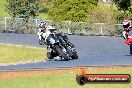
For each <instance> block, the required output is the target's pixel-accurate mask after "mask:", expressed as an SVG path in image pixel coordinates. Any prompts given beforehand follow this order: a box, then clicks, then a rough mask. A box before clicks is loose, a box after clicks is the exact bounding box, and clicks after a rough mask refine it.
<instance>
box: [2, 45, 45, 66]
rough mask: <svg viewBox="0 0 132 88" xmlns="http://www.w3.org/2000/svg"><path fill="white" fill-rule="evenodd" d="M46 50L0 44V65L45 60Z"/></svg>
mask: <svg viewBox="0 0 132 88" xmlns="http://www.w3.org/2000/svg"><path fill="white" fill-rule="evenodd" d="M45 53H46V49H43V48H32V47H26V46H15V45H2V44H0V63H16V62H26V61H32V60H43V59H45V58H46V54H45Z"/></svg>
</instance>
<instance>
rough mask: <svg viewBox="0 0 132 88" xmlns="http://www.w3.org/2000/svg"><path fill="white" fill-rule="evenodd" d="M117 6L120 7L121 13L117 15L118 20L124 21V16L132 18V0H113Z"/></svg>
mask: <svg viewBox="0 0 132 88" xmlns="http://www.w3.org/2000/svg"><path fill="white" fill-rule="evenodd" d="M113 1H114V3H115V5H116V7H117V8H118V9H119V11H120V12H119V13H118V15H117V21H118V22H122V20H123V19H124V17H126V16H127V17H128V18H130V19H131V18H132V17H131V14H132V8H130V7H131V5H132V0H113Z"/></svg>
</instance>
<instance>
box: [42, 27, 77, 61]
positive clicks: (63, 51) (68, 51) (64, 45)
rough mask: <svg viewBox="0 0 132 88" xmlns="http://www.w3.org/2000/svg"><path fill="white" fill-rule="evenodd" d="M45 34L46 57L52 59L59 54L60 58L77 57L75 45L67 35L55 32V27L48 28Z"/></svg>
mask: <svg viewBox="0 0 132 88" xmlns="http://www.w3.org/2000/svg"><path fill="white" fill-rule="evenodd" d="M48 32H49V33H47V34H46V36H45V38H43V39H45V40H44V41H45V44H46V45H47V57H48V59H53V58H54V57H57V56H59V57H60V58H61V59H63V58H64V60H70V59H78V54H77V52H76V50H75V46H74V45H73V44H72V43H71V42H70V41H69V39H68V37H67V35H62V34H61V33H57V32H55V29H49V31H48Z"/></svg>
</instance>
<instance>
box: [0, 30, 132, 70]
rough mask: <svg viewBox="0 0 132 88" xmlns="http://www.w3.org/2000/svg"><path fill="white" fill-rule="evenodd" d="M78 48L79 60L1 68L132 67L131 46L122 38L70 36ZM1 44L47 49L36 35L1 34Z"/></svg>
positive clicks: (1, 67) (43, 62)
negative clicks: (40, 43)
mask: <svg viewBox="0 0 132 88" xmlns="http://www.w3.org/2000/svg"><path fill="white" fill-rule="evenodd" d="M68 37H69V39H70V40H71V42H72V43H73V44H74V45H75V46H76V50H77V52H78V54H79V59H77V60H69V61H61V60H55V61H41V62H36V63H26V64H17V65H9V66H0V70H2V69H36V68H38V69H43V68H58V67H75V66H113V65H132V55H130V54H129V46H128V45H125V44H124V41H123V38H122V37H110V36H79V35H69V36H68ZM0 43H6V44H17V45H26V46H34V47H42V48H43V47H45V46H41V45H39V44H38V37H37V35H35V34H13V33H0Z"/></svg>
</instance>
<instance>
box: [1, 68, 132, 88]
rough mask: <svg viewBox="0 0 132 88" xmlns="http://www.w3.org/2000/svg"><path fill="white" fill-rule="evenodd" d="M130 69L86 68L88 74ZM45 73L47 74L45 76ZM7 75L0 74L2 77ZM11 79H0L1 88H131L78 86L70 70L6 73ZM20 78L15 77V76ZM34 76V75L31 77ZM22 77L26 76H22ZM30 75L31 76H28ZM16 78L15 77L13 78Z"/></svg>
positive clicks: (129, 87)
mask: <svg viewBox="0 0 132 88" xmlns="http://www.w3.org/2000/svg"><path fill="white" fill-rule="evenodd" d="M131 70H132V67H109V68H96V67H89V68H87V70H86V71H87V73H88V74H130V75H132V71H131ZM46 73H47V74H46ZM4 74H7V73H0V75H1V76H2V75H3V76H4ZM8 74H11V75H10V76H13V75H14V77H13V78H10V77H9V78H6V79H1V78H0V87H1V88H132V83H129V84H85V85H84V86H80V85H78V84H77V83H76V78H75V77H76V72H75V70H74V69H70V70H50V71H49V70H45V71H37V72H36V71H29V72H28V71H25V72H22V73H20V72H13V73H12V72H8ZM18 74H20V75H21V77H20V76H18V77H17V75H18ZM33 74H34V75H33ZM23 75H27V77H26V76H23ZM29 75H31V76H29ZM15 76H16V77H15Z"/></svg>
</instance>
